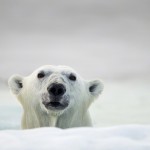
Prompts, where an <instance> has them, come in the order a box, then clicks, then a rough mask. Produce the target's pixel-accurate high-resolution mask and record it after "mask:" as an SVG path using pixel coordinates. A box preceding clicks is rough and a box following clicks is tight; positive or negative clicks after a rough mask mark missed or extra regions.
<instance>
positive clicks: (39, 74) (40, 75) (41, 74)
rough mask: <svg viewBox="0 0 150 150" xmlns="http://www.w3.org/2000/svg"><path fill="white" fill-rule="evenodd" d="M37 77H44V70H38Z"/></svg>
mask: <svg viewBox="0 0 150 150" xmlns="http://www.w3.org/2000/svg"><path fill="white" fill-rule="evenodd" d="M37 77H38V78H39V79H41V78H44V77H45V73H44V72H40V73H38V75H37Z"/></svg>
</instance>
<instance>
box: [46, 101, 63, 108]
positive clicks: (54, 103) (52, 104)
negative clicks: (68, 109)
mask: <svg viewBox="0 0 150 150" xmlns="http://www.w3.org/2000/svg"><path fill="white" fill-rule="evenodd" d="M48 105H49V106H52V107H59V106H61V103H59V102H50V103H49V104H48Z"/></svg>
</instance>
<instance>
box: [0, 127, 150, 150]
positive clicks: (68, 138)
mask: <svg viewBox="0 0 150 150" xmlns="http://www.w3.org/2000/svg"><path fill="white" fill-rule="evenodd" d="M0 139H1V140H0V145H1V150H12V149H15V150H19V149H21V150H30V149H31V150H33V149H42V150H49V149H55V150H57V149H59V150H60V149H62V150H81V149H82V150H88V149H91V150H149V149H150V126H146V125H145V126H140V125H126V126H116V127H109V128H74V129H65V130H62V129H58V128H38V129H30V130H5V131H0Z"/></svg>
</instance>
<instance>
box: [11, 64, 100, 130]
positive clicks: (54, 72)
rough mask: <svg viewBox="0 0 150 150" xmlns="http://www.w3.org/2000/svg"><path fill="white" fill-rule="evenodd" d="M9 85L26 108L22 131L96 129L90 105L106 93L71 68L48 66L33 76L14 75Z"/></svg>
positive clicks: (96, 81) (94, 81)
mask: <svg viewBox="0 0 150 150" xmlns="http://www.w3.org/2000/svg"><path fill="white" fill-rule="evenodd" d="M8 85H9V87H10V90H11V91H12V93H13V94H15V96H16V97H17V99H18V100H19V102H20V103H21V105H22V107H23V115H22V121H21V127H22V129H30V128H38V127H48V126H51V127H58V128H71V127H82V126H92V122H91V117H90V114H89V110H88V109H89V106H90V105H91V103H92V102H93V101H94V99H96V98H97V97H98V96H99V95H100V94H101V92H102V91H103V83H102V82H101V81H100V80H92V81H87V80H84V79H83V78H82V77H81V76H80V75H79V74H78V73H77V72H76V71H75V70H73V69H72V68H71V67H68V66H52V65H45V66H42V67H40V68H39V69H37V70H35V71H34V72H33V73H32V74H31V75H29V76H27V77H23V76H20V75H13V76H11V77H10V78H9V80H8Z"/></svg>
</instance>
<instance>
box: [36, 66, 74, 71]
mask: <svg viewBox="0 0 150 150" xmlns="http://www.w3.org/2000/svg"><path fill="white" fill-rule="evenodd" d="M41 71H43V72H60V73H61V72H64V73H65V72H66V73H67V72H73V73H76V71H75V70H73V69H72V68H71V67H68V66H53V65H45V66H42V67H40V68H38V69H37V70H35V72H41Z"/></svg>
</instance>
